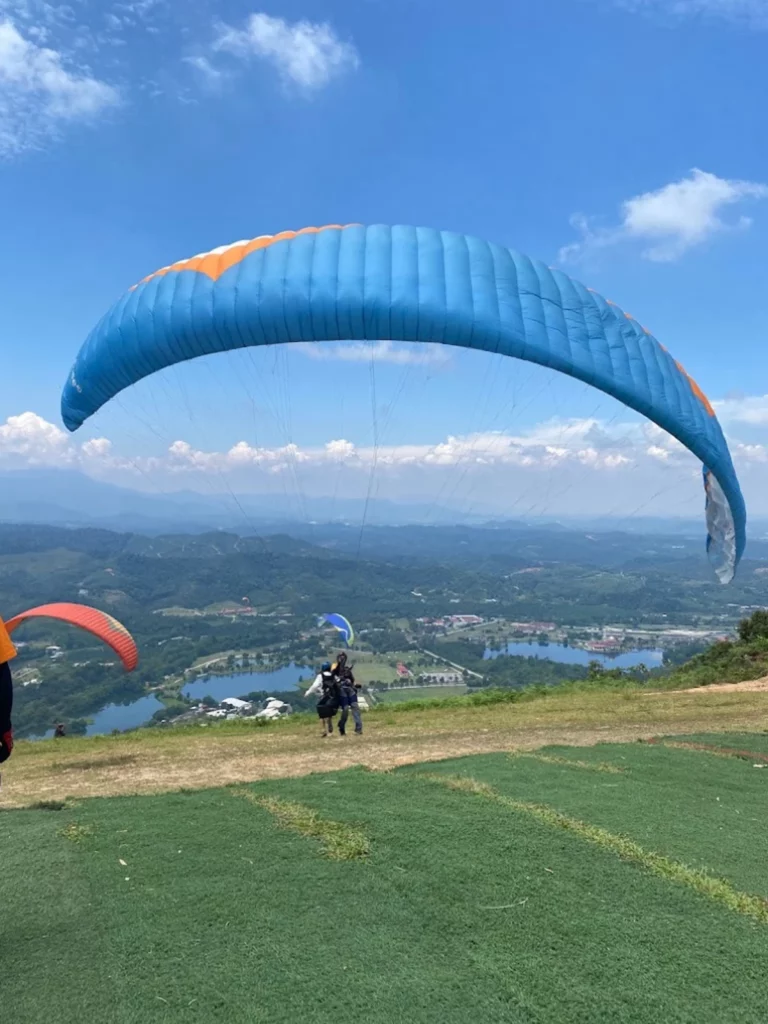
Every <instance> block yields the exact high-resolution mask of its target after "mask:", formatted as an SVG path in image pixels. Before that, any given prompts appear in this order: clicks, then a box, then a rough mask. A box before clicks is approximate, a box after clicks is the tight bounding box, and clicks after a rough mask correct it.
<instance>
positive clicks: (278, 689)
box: [181, 662, 316, 701]
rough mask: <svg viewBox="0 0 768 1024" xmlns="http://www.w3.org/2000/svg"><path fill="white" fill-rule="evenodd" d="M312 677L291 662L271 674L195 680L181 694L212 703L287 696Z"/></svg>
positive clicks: (310, 669)
mask: <svg viewBox="0 0 768 1024" xmlns="http://www.w3.org/2000/svg"><path fill="white" fill-rule="evenodd" d="M315 675H316V671H315V669H313V668H307V666H306V665H305V666H302V665H295V664H294V663H293V662H291V664H290V665H284V666H283V668H277V669H275V670H274V672H237V673H235V674H234V675H231V676H206V677H205V678H204V679H196V680H195V682H194V683H187V684H186V686H184V687H183V689H182V691H181V692H182V693H183V694H184V696H185V697H188V698H190V699H191V700H202V699H203V697H213V699H214V700H215V701H222V700H224V698H225V697H244V696H246V695H247V694H249V693H253V691H254V690H263V691H266V692H267V693H288V692H290V691H291V690H297V689H298V688H299V680H301V679H303V680H304V681H305V682H311V681H312V680H313V679H314V678H315Z"/></svg>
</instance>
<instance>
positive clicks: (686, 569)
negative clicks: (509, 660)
mask: <svg viewBox="0 0 768 1024" xmlns="http://www.w3.org/2000/svg"><path fill="white" fill-rule="evenodd" d="M432 529H433V530H434V534H433V533H430V531H429V529H427V528H421V527H402V528H400V530H401V531H402V532H398V531H397V530H382V531H378V532H374V534H373V539H372V540H370V541H369V542H368V543H367V544H366V546H365V547H364V549H363V552H362V553H361V555H360V556H359V557H358V556H357V554H356V552H354V551H352V550H346V548H347V544H346V542H345V543H344V544H340V543H334V544H333V545H331V543H330V542H329V540H328V538H327V537H323V536H318V537H317V538H316V539H317V540H318V541H320V543H312V542H311V541H310V540H309V539H308V538H307V537H298V538H297V537H291V536H286V535H278V536H269V537H257V536H250V537H239V536H237V535H235V534H229V533H223V532H214V533H209V534H200V535H194V536H193V535H189V534H181V535H168V536H159V537H147V536H144V535H140V534H121V533H113V532H110V531H107V530H100V529H73V530H70V529H63V528H57V527H48V526H24V525H22V526H14V525H2V524H0V613H1V614H4V615H9V614H11V613H12V612H14V611H17V610H20V609H22V608H24V607H29V606H31V605H32V604H36V603H40V602H43V601H55V600H58V601H61V600H74V601H85V602H86V603H90V604H95V605H98V606H100V607H103V608H104V609H105V610H112V611H113V612H114V613H115V614H117V615H118V616H123V617H124V618H126V624H129V622H128V620H134V621H135V620H136V618H140V617H141V616H142V615H146V614H147V613H148V612H152V611H155V610H158V609H161V608H167V607H169V606H182V607H185V608H195V609H202V608H206V607H208V606H210V605H213V604H216V603H218V602H223V601H240V600H241V599H242V598H243V597H247V598H248V599H249V600H250V601H251V603H252V604H253V605H254V606H261V607H269V608H278V607H282V608H284V609H285V610H286V611H291V612H292V613H294V614H298V615H299V616H302V615H306V616H312V615H314V614H316V613H318V612H322V611H325V610H328V609H333V608H346V609H350V610H353V611H354V613H355V615H356V616H357V618H358V619H363V620H366V621H367V620H371V621H373V620H376V619H378V618H384V619H392V618H415V617H418V616H423V615H440V614H445V613H447V612H455V611H458V610H461V611H462V612H467V613H476V614H480V615H483V616H485V617H488V616H491V615H499V616H505V617H508V618H511V619H542V620H547V621H557V622H560V623H563V624H573V625H599V624H601V623H605V622H612V621H616V620H617V619H620V620H621V621H623V622H626V623H632V622H637V623H640V622H643V621H647V620H648V619H649V618H652V619H655V620H656V621H658V620H659V618H660V617H667V618H669V619H674V620H675V621H677V622H678V623H685V622H690V621H693V620H694V619H696V617H699V616H710V617H713V618H714V619H717V620H723V621H724V620H726V619H732V620H733V621H736V620H737V619H738V617H739V616H740V615H741V614H743V612H744V609H745V608H748V607H750V606H763V605H765V604H766V603H768V572H767V571H766V570H768V561H759V560H755V559H754V558H753V559H752V560H749V559H747V560H745V561H744V562H743V563H742V566H741V567H740V571H739V574H738V576H737V578H736V580H735V582H734V583H733V584H732V585H731V586H730V587H728V588H723V587H721V586H720V585H719V584H718V583H717V582H716V581H715V580H714V577H713V575H712V573H711V571H710V569H709V566H708V564H707V561H706V558H705V555H704V552H703V550H702V549H701V547H700V546H699V547H698V550H697V552H696V553H694V552H693V550H691V551H690V552H689V551H686V550H685V549H682V550H681V549H679V548H676V550H678V551H679V552H680V558H679V560H677V561H675V560H674V559H672V558H671V557H670V556H669V552H668V551H666V549H665V548H664V547H660V546H659V545H661V544H662V542H663V543H664V544H666V543H668V541H669V540H670V539H667V540H664V539H663V538H662V539H661V540H660V538H658V537H645V538H643V537H632V536H630V535H610V534H609V535H605V536H603V535H599V534H595V535H591V537H592V539H589V537H588V536H587V535H580V534H576V533H569V532H563V531H560V530H549V531H540V532H539V533H538V534H537V533H536V532H535V531H529V533H528V534H527V535H526V536H527V537H528V543H527V544H523V543H520V544H519V545H517V546H515V543H514V537H513V532H514V531H513V530H512V528H510V530H508V531H505V530H490V529H469V528H458V527H456V528H438V527H434V528H432ZM356 534H357V538H358V543H359V536H360V533H359V530H357V531H356ZM376 538H378V539H379V543H378V544H377V543H376ZM435 538H436V539H435ZM547 538H549V539H547ZM681 543H682V541H681V540H680V539H679V538H678V539H677V544H681ZM584 544H589V545H590V549H589V550H590V551H593V552H594V553H595V554H594V555H593V557H594V558H597V556H598V555H599V553H600V552H603V556H602V558H603V560H602V562H598V564H597V565H596V564H595V562H594V561H590V560H588V559H586V557H584V558H580V557H577V555H578V556H580V555H581V553H582V551H583V545H584ZM640 544H644V545H645V557H644V558H643V559H640V557H639V554H638V545H640ZM622 545H623V547H622ZM571 548H573V550H575V551H576V555H571V556H570V557H568V551H569V550H571ZM622 551H623V553H624V556H625V557H624V559H623V561H622V560H620V557H619V556H620V552H622ZM617 552H618V553H617ZM613 561H617V562H619V565H611V564H610V563H611V562H613ZM606 563H607V564H606ZM457 605H459V606H460V607H457Z"/></svg>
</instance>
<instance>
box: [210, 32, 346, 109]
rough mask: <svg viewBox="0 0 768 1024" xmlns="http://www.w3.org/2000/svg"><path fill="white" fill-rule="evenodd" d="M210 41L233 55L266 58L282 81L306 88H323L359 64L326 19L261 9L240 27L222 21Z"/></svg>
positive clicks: (307, 89) (216, 47)
mask: <svg viewBox="0 0 768 1024" xmlns="http://www.w3.org/2000/svg"><path fill="white" fill-rule="evenodd" d="M213 45H214V49H215V50H217V51H225V52H227V53H230V54H232V55H233V56H236V57H242V58H248V57H258V58H261V59H262V60H266V61H268V62H269V63H270V64H272V65H273V66H274V67H275V68H277V70H278V72H279V74H280V76H281V78H282V79H283V81H284V82H286V83H289V84H292V85H296V86H299V87H300V88H302V89H304V90H306V91H312V90H317V89H322V88H323V87H324V86H326V85H328V83H329V82H331V81H332V80H333V79H334V78H338V77H339V76H340V75H343V74H345V73H346V72H348V71H354V70H355V69H356V68H357V67H359V65H360V57H359V55H358V52H357V50H356V48H355V47H354V45H353V44H352V43H348V42H344V41H343V40H342V39H340V38H339V37H338V36H337V34H336V33H335V31H334V30H333V28H332V27H331V26H330V25H329V24H327V23H326V22H323V23H319V22H311V21H297V22H293V23H291V22H288V21H285V20H284V19H283V18H273V17H271V16H270V15H268V14H262V13H259V14H252V15H251V16H250V17H249V18H248V20H247V21H246V23H245V25H244V27H243V28H239V29H238V28H232V27H230V26H229V25H221V26H220V28H219V33H218V36H217V38H216V40H215V41H214V44H213Z"/></svg>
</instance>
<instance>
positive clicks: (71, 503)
mask: <svg viewBox="0 0 768 1024" xmlns="http://www.w3.org/2000/svg"><path fill="white" fill-rule="evenodd" d="M307 504H308V506H309V507H308V508H307V514H305V515H303V516H302V515H300V514H299V513H298V511H297V508H296V500H295V497H294V498H293V500H292V499H291V497H290V496H286V495H282V494H277V495H274V494H272V495H252V494H250V495H233V494H228V493H220V494H201V493H199V492H196V491H175V492H172V493H147V492H144V491H136V490H131V489H130V488H127V487H118V486H116V485H115V484H110V483H105V482H103V481H99V480H94V479H93V478H91V477H89V476H86V475H85V474H84V473H79V472H77V471H75V470H69V469H24V470H7V471H0V522H5V523H34V524H42V525H55V526H69V527H77V526H93V527H100V528H103V529H110V530H117V531H128V532H132V533H144V534H148V535H156V534H161V533H189V534H195V533H205V532H209V531H211V530H226V531H228V532H231V533H238V534H241V535H247V534H249V533H258V534H275V533H290V534H292V535H293V536H299V537H304V538H308V537H311V539H312V540H313V541H315V542H316V541H317V539H318V538H319V536H321V535H323V542H324V543H329V542H330V543H334V542H337V541H338V539H339V535H340V533H341V534H343V535H345V536H346V535H347V534H348V535H349V536H351V535H352V533H354V532H355V531H357V532H359V531H360V528H361V526H362V524H363V521H364V519H365V523H366V532H367V531H368V529H369V528H376V527H381V528H386V527H400V526H415V525H421V526H425V525H441V526H451V525H463V526H482V527H487V528H489V529H496V530H499V529H502V530H510V529H511V530H512V531H516V530H526V531H527V530H530V529H534V530H541V529H544V530H547V531H549V532H550V533H551V531H556V530H563V531H567V532H571V531H574V530H575V531H577V532H580V533H585V532H587V533H588V532H599V533H606V532H618V531H620V532H622V533H624V534H634V535H638V534H642V535H646V536H647V535H665V536H671V537H675V536H676V537H681V538H686V539H690V540H692V541H694V542H696V543H701V542H702V539H703V536H702V535H703V532H704V522H703V512H702V518H701V519H674V518H670V519H662V518H640V517H629V518H625V519H622V518H620V517H619V518H609V517H605V516H603V517H600V516H595V517H594V518H587V517H581V518H573V519H563V518H562V517H561V518H559V519H555V518H554V517H553V518H545V517H541V518H537V519H535V520H532V521H523V520H505V519H503V518H501V517H498V518H493V519H491V518H489V516H488V515H473V516H467V515H465V514H462V513H461V512H459V511H458V510H452V509H450V508H440V507H438V508H436V507H435V506H433V505H426V504H408V503H396V502H393V501H386V500H381V499H372V500H371V501H370V503H369V505H368V507H367V509H366V503H365V502H364V501H363V500H360V499H345V498H339V497H337V498H336V499H335V500H334V501H333V502H332V503H327V504H326V503H324V502H323V500H322V499H312V500H310V501H308V502H307ZM331 513H332V514H331ZM309 514H311V515H312V518H313V520H314V521H313V522H311V523H310V515H309ZM345 526H346V527H347V529H346V530H343V529H341V528H342V527H345ZM323 527H328V528H329V530H330V534H329V535H325V534H326V533H327V531H325V530H324V529H323ZM336 527H338V528H340V532H339V530H336V529H335V528H336ZM750 534H751V536H752V537H753V538H758V537H766V536H768V521H765V520H763V521H760V520H757V521H756V520H753V521H752V522H751V524H750ZM344 546H347V545H346V544H345V545H344Z"/></svg>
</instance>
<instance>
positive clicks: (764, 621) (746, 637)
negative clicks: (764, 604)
mask: <svg viewBox="0 0 768 1024" xmlns="http://www.w3.org/2000/svg"><path fill="white" fill-rule="evenodd" d="M766 639H768V610H766V609H765V608H761V609H759V610H758V611H756V612H753V613H752V614H751V615H750V617H749V618H748V619H742V620H741V622H740V623H739V640H741V641H742V643H745V644H749V643H752V642H753V641H754V640H766Z"/></svg>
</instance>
